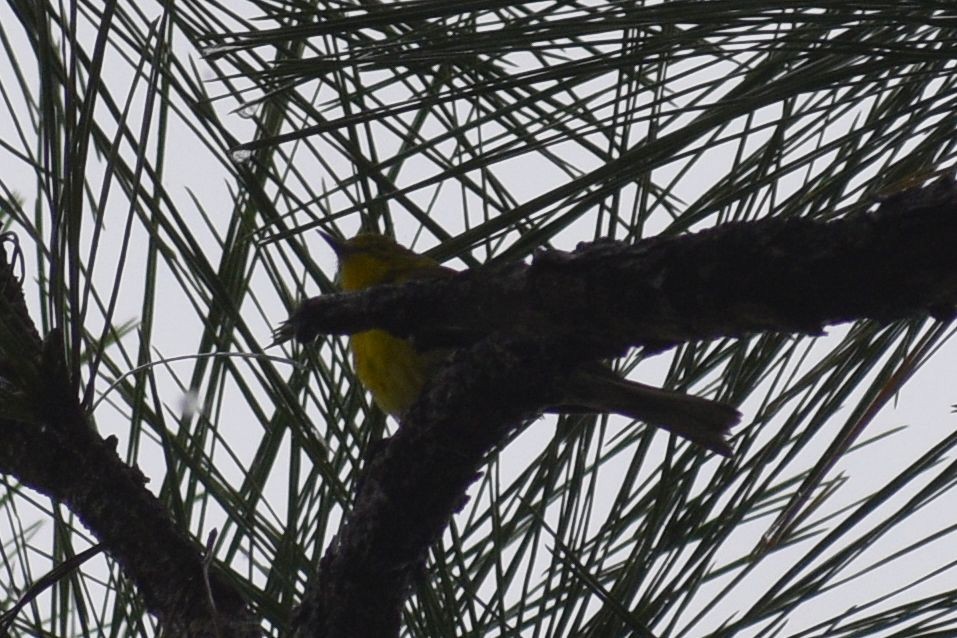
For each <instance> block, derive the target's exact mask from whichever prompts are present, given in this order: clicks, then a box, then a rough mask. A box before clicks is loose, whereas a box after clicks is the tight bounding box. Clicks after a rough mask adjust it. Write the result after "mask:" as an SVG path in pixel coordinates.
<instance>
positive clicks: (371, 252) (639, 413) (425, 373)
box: [322, 233, 740, 455]
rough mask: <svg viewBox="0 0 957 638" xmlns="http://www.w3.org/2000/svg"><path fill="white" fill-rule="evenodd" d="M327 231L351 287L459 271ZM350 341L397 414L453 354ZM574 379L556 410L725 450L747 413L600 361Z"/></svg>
mask: <svg viewBox="0 0 957 638" xmlns="http://www.w3.org/2000/svg"><path fill="white" fill-rule="evenodd" d="M322 236H323V237H324V238H325V239H326V241H327V242H329V244H330V245H331V246H332V248H333V250H335V252H336V256H337V257H338V259H339V270H338V273H337V275H336V278H337V281H338V283H339V286H340V287H341V289H342V290H343V291H344V292H351V291H357V290H362V289H364V288H368V287H370V286H376V285H379V284H388V283H396V282H402V281H408V280H411V279H431V278H442V277H448V276H450V275H452V274H453V273H454V271H453V270H451V269H449V268H446V267H444V266H441V265H439V263H438V262H436V261H435V260H433V259H430V258H429V257H426V256H424V255H419V254H417V253H415V252H413V251H411V250H409V249H408V248H405V247H403V246H400V245H399V244H397V243H395V242H394V241H393V240H392V239H390V238H388V237H385V236H383V235H377V234H371V233H364V234H360V235H357V236H356V237H353V238H352V239H349V240H340V239H337V238H335V237H333V236H332V235H329V234H326V233H322ZM350 348H351V350H352V356H353V361H354V365H355V371H356V376H357V377H358V378H359V381H361V382H362V385H363V386H365V388H366V389H367V390H369V392H371V393H372V397H373V398H374V399H375V402H376V403H377V404H378V405H379V407H380V408H382V410H383V411H385V412H386V413H388V414H391V415H392V416H394V417H399V416H401V415H402V414H403V413H404V412H405V411H406V410H408V409H409V407H411V406H412V404H413V403H414V402H415V400H416V399H417V398H418V396H419V393H420V392H421V391H422V389H423V387H424V386H425V383H426V381H427V380H428V379H429V377H430V375H431V374H432V373H433V372H434V371H435V370H436V369H437V367H438V366H439V364H440V363H441V362H442V360H443V359H444V358H445V356H447V353H446V352H442V351H426V352H422V351H418V350H416V349H415V348H414V347H413V345H412V344H411V343H409V342H408V341H406V340H404V339H400V338H398V337H394V336H392V335H391V334H389V333H388V332H385V331H383V330H369V331H367V332H360V333H357V334H354V335H352V337H351V339H350ZM570 386H571V390H570V391H569V393H568V394H567V395H566V397H564V400H563V402H562V404H561V405H558V406H554V407H553V408H550V409H549V411H550V412H579V413H580V412H591V413H602V412H614V413H618V414H622V415H625V416H627V417H630V418H633V419H637V420H640V421H644V422H647V423H649V424H652V425H656V426H659V427H662V428H664V429H666V430H668V431H669V432H673V433H674V434H677V435H679V436H683V437H685V438H687V439H689V440H691V441H694V442H695V443H697V444H699V445H702V446H704V447H706V448H708V449H710V450H712V451H714V452H717V453H719V454H723V455H730V454H731V447H730V445H729V444H728V442H727V440H726V438H725V435H726V434H727V432H728V430H729V429H730V428H731V426H733V425H734V424H735V423H737V422H738V420H739V418H740V414H739V413H738V411H737V410H735V409H734V408H733V407H731V406H729V405H727V404H724V403H719V402H716V401H710V400H708V399H702V398H699V397H695V396H691V395H687V394H682V393H680V392H673V391H669V390H662V389H659V388H655V387H652V386H648V385H645V384H642V383H637V382H634V381H628V380H626V379H624V378H621V377H619V376H618V375H617V374H615V373H614V372H613V371H612V370H611V369H610V368H606V367H604V366H602V365H599V364H594V365H592V366H585V367H583V368H582V369H581V370H580V371H577V372H576V373H575V376H574V379H573V382H572V383H571V384H570Z"/></svg>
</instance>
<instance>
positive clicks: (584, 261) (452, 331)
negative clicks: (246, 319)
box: [276, 180, 957, 638]
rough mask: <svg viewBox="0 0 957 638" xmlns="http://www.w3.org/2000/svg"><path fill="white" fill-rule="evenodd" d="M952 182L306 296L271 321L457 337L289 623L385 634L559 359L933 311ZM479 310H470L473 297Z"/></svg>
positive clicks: (937, 310) (953, 208)
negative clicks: (798, 213) (872, 207)
mask: <svg viewBox="0 0 957 638" xmlns="http://www.w3.org/2000/svg"><path fill="white" fill-rule="evenodd" d="M955 246H957V189H955V186H954V183H953V181H952V180H941V181H939V182H937V183H936V184H934V185H932V186H930V187H928V188H924V189H914V190H910V191H906V192H903V193H900V194H898V195H896V196H894V197H893V198H890V199H887V200H885V201H884V202H883V203H882V204H881V205H880V207H879V209H878V210H877V211H876V212H873V213H867V212H861V213H855V214H852V215H848V216H847V217H844V218H841V219H839V220H835V221H831V222H822V221H814V220H807V219H767V220H762V221H758V222H754V223H741V224H729V225H726V226H722V227H718V228H715V229H712V230H709V231H705V232H702V233H698V234H694V235H686V236H680V237H668V238H654V239H650V240H644V241H642V242H639V243H638V244H637V245H634V246H628V245H624V244H621V243H617V242H602V243H596V244H591V245H583V246H581V247H579V249H578V250H576V251H575V252H574V253H571V254H565V253H544V254H542V255H540V256H539V257H538V258H536V259H535V260H534V261H533V263H532V264H531V265H530V266H526V265H522V264H513V265H510V266H507V267H506V268H503V269H496V268H486V269H478V270H473V271H468V272H464V273H460V274H459V275H457V276H456V277H453V278H449V279H442V280H437V281H429V282H428V283H420V282H410V283H407V284H400V285H393V286H382V287H377V288H374V289H370V290H369V291H365V292H361V293H353V294H348V295H326V296H323V297H317V298H314V299H310V300H308V301H307V302H305V303H304V304H303V306H302V307H301V308H300V309H299V310H298V311H297V312H296V313H295V314H294V315H293V316H292V318H291V319H290V320H289V321H288V322H286V324H284V325H283V326H282V327H281V328H280V329H279V330H277V332H276V340H277V341H279V342H281V341H284V340H286V339H290V338H293V337H295V338H297V339H298V340H300V341H308V340H311V339H312V338H314V337H315V336H317V335H318V334H321V333H336V334H350V333H354V332H360V331H363V330H367V329H370V328H384V329H387V330H389V331H391V332H393V333H395V334H397V335H399V336H403V337H410V338H412V339H415V340H417V341H419V342H421V343H424V344H441V345H468V344H472V345H471V346H469V347H464V348H462V349H460V350H459V351H457V353H456V354H455V355H454V356H453V358H452V360H451V361H450V362H449V364H448V365H446V366H445V367H444V368H443V369H442V371H441V372H440V374H439V375H438V377H437V378H436V379H433V380H432V381H431V382H430V383H429V385H428V387H427V388H426V390H425V391H424V393H423V396H422V397H421V398H420V400H419V401H418V402H417V403H416V404H415V405H414V406H413V407H412V409H411V410H410V412H409V413H408V414H407V415H406V417H405V418H404V419H403V422H402V424H401V427H400V428H399V431H398V432H397V434H396V435H395V436H393V437H392V438H391V439H389V440H388V441H387V442H386V443H385V444H384V446H383V448H382V450H381V451H380V452H379V453H378V454H377V455H376V456H375V457H374V458H373V459H372V460H371V461H370V462H369V464H368V465H367V467H366V468H365V469H364V471H363V474H362V478H361V481H360V488H359V490H358V493H357V495H356V503H355V508H354V510H353V511H352V512H351V513H350V514H349V515H348V517H347V519H346V522H345V523H344V525H343V527H342V529H341V530H340V532H339V534H338V535H337V537H336V538H335V540H334V541H333V543H332V544H331V545H330V547H329V548H328V549H327V551H326V553H325V555H324V556H323V558H322V560H321V563H320V566H319V571H318V574H317V575H316V577H315V578H314V579H313V580H312V582H311V583H310V586H309V589H308V590H307V593H306V596H305V597H304V600H303V602H302V605H301V607H300V611H299V616H298V621H297V631H298V635H301V636H323V637H327V638H332V637H340V636H342V637H345V636H348V637H350V638H364V637H373V636H375V637H376V638H379V637H382V636H396V635H398V633H399V628H400V626H399V621H400V614H401V609H402V605H403V604H404V601H405V599H406V597H407V596H408V593H409V590H410V586H411V582H412V578H413V576H414V575H415V574H416V573H417V572H418V571H420V570H421V569H423V567H424V565H425V558H426V554H427V551H428V548H429V547H430V546H431V544H432V543H433V542H435V541H437V540H438V539H439V538H440V536H441V533H442V531H443V530H444V529H445V526H446V525H447V524H448V521H449V520H450V518H451V516H452V514H453V513H454V512H455V511H456V510H457V509H458V508H460V507H461V506H462V504H463V503H464V501H465V499H466V496H465V494H466V490H467V488H468V486H469V485H470V484H471V483H472V482H473V481H474V480H475V478H476V477H477V472H478V469H479V468H480V467H481V466H482V463H483V460H484V458H485V456H486V455H487V454H488V453H489V452H491V451H492V450H494V449H495V447H496V446H497V445H499V444H500V442H501V441H502V440H503V438H504V437H505V436H507V435H508V434H509V433H510V432H511V431H512V430H513V429H514V428H517V427H519V426H520V425H521V424H522V423H523V422H524V420H525V419H527V418H528V417H529V416H531V415H534V414H536V413H537V412H538V411H539V410H540V409H541V407H542V406H545V405H548V404H549V403H550V402H552V401H554V399H555V396H556V395H558V396H560V395H561V389H562V385H563V383H565V382H566V380H567V379H566V376H565V375H566V372H565V371H567V370H569V369H572V368H574V367H575V366H576V365H578V364H580V363H582V362H583V361H585V360H588V359H602V358H606V357H609V356H614V355H617V354H620V353H622V352H624V351H625V350H627V348H628V347H632V346H645V347H654V348H660V347H662V346H666V345H669V344H673V343H676V342H681V341H686V340H696V339H708V338H714V337H719V336H737V335H747V334H750V333H755V332H759V331H781V332H802V333H810V334H817V333H820V332H821V331H822V330H823V328H824V327H825V326H827V325H829V324H833V323H838V322H843V321H849V320H855V319H868V318H869V319H875V320H881V321H887V320H894V319H901V318H905V317H914V316H920V315H928V314H930V315H933V316H936V317H938V318H941V319H948V318H950V317H951V316H952V315H953V313H954V308H955V306H957V249H955V248H954V247H955ZM477 308H481V312H478V311H476V309H477Z"/></svg>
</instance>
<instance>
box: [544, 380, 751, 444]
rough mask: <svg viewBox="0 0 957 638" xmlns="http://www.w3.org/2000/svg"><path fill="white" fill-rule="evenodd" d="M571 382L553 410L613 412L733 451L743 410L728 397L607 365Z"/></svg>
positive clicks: (700, 442) (702, 442) (695, 440)
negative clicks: (623, 373)
mask: <svg viewBox="0 0 957 638" xmlns="http://www.w3.org/2000/svg"><path fill="white" fill-rule="evenodd" d="M571 386H572V387H571V390H570V392H569V393H568V395H567V397H566V398H567V405H566V404H564V403H563V405H561V406H558V407H557V408H555V409H554V410H551V411H556V412H583V411H584V412H614V413H616V414H621V415H624V416H627V417H631V418H633V419H637V420H639V421H645V422H646V423H650V424H651V425H656V426H658V427H660V428H664V429H665V430H668V431H669V432H673V433H674V434H677V435H678V436H682V437H684V438H686V439H688V440H689V441H693V442H695V443H697V444H698V445H701V446H703V447H706V448H708V449H709V450H712V451H713V452H717V453H718V454H721V455H724V456H730V455H731V445H730V444H729V443H728V440H727V436H728V433H729V431H730V430H731V428H732V427H733V426H734V425H735V424H737V423H738V421H740V420H741V413H740V412H738V411H737V410H736V409H735V408H733V407H732V406H730V405H728V404H726V403H720V402H718V401H711V400H709V399H702V398H701V397H696V396H692V395H690V394H683V393H681V392H674V391H672V390H662V389H661V388H655V387H653V386H650V385H645V384H643V383H638V382H636V381H628V380H627V379H623V378H621V377H619V376H618V375H616V374H615V373H614V372H612V371H611V370H610V369H606V368H602V369H600V370H592V369H589V370H587V371H582V372H581V373H579V374H576V375H575V377H574V380H573V381H572V384H571Z"/></svg>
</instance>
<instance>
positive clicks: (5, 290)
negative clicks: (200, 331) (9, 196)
mask: <svg viewBox="0 0 957 638" xmlns="http://www.w3.org/2000/svg"><path fill="white" fill-rule="evenodd" d="M0 472H2V473H3V474H6V475H8V476H10V477H13V478H15V479H16V480H17V481H19V482H20V483H22V484H23V485H26V486H28V487H30V488H32V489H34V490H36V491H38V492H40V493H42V494H45V495H46V496H48V497H50V498H52V499H54V500H56V501H58V502H60V503H63V504H64V505H66V506H67V507H68V508H70V510H71V511H72V512H73V513H74V514H76V515H77V517H78V518H79V519H80V520H81V521H82V522H83V524H84V525H85V526H86V527H87V528H88V529H89V530H90V531H91V532H92V533H93V535H94V536H96V538H97V539H99V541H100V542H101V544H102V545H103V546H104V549H105V551H106V552H107V553H108V554H109V555H110V556H112V557H113V558H114V559H115V560H116V561H117V563H119V564H120V566H121V567H122V568H123V570H124V573H125V574H126V575H127V576H128V577H129V578H130V579H131V580H132V581H133V582H134V583H135V584H136V586H137V588H138V590H139V592H140V593H141V594H142V596H143V600H144V602H145V603H146V607H147V609H148V610H149V611H150V613H152V614H154V615H155V616H156V617H157V618H159V620H160V621H161V622H162V624H163V627H164V629H165V630H166V632H167V633H168V634H169V635H175V636H203V637H207V636H208V637H213V636H250V637H252V636H258V635H260V633H261V632H260V629H259V621H258V619H257V618H255V617H254V616H253V615H252V613H251V612H250V610H249V609H248V607H247V606H246V604H245V601H244V600H243V598H242V597H241V595H240V594H239V593H238V592H237V590H236V589H235V588H234V587H233V586H232V585H231V584H229V583H227V582H226V581H225V580H224V579H223V578H222V576H221V575H220V573H219V572H218V571H217V570H215V569H213V570H211V571H210V573H209V579H210V586H209V589H210V590H211V591H208V590H207V586H206V583H205V579H204V565H203V557H202V547H201V546H200V545H199V544H198V543H196V542H195V541H194V540H193V539H192V538H190V537H189V536H188V535H187V534H186V533H185V532H183V530H181V529H179V528H178V527H177V526H176V525H175V524H174V523H173V521H172V520H171V519H170V517H169V513H168V512H167V510H166V509H165V508H164V507H163V505H162V504H161V503H160V502H159V501H158V500H157V499H156V497H155V496H153V494H152V493H150V492H149V491H148V490H147V489H146V487H145V484H146V478H145V477H144V476H143V474H142V473H141V472H140V471H139V469H138V468H136V467H130V466H129V465H127V464H125V463H124V462H123V461H122V460H121V459H120V458H119V456H117V454H116V439H115V438H112V437H111V438H108V439H103V438H102V437H101V436H100V435H99V434H98V433H97V432H96V430H95V428H94V427H93V425H92V424H91V422H90V421H89V420H88V419H87V416H86V414H85V413H84V411H83V410H82V408H81V407H80V401H79V398H78V397H77V395H76V392H75V391H74V390H73V389H72V384H71V383H70V374H69V372H68V370H67V367H66V365H65V362H64V361H63V344H62V342H61V337H60V335H59V333H57V332H54V333H51V335H49V336H48V337H47V339H46V341H45V342H44V343H41V342H40V337H39V335H38V334H37V332H36V329H35V328H34V326H33V323H32V321H30V319H29V315H28V313H27V310H26V305H25V304H24V301H23V292H22V289H21V287H20V281H18V279H17V277H15V276H14V271H13V268H12V264H11V263H10V261H8V259H7V254H6V251H5V250H4V249H3V246H2V245H0ZM210 597H212V600H213V601H214V604H215V608H213V607H212V606H211V605H210V603H209V600H210Z"/></svg>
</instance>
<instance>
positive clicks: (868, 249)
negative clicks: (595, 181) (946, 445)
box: [276, 179, 957, 358]
mask: <svg viewBox="0 0 957 638" xmlns="http://www.w3.org/2000/svg"><path fill="white" fill-rule="evenodd" d="M955 246H957V188H955V186H954V182H953V181H952V180H951V179H942V180H940V181H938V182H936V183H935V184H933V185H931V186H929V187H927V188H922V189H913V190H909V191H904V192H903V193H900V194H898V195H896V196H894V197H893V198H891V199H888V200H886V201H884V202H883V203H882V204H881V205H880V207H879V208H878V210H877V211H875V212H859V213H854V214H851V215H848V216H846V217H842V218H840V219H837V220H833V221H819V220H811V219H803V218H795V219H780V218H770V219H764V220H760V221H756V222H743V223H733V224H725V225H723V226H719V227H716V228H713V229H710V230H706V231H704V232H700V233H696V234H690V235H681V236H675V237H656V238H651V239H646V240H642V241H640V242H638V243H637V244H635V245H629V244H625V243H622V242H612V241H605V242H596V243H592V244H582V245H581V246H580V247H579V248H578V249H577V250H576V251H574V252H572V253H563V252H559V251H552V252H544V253H541V254H540V255H539V256H537V257H536V259H534V260H533V262H532V263H531V265H526V264H510V265H508V266H507V267H505V268H495V267H489V268H480V269H476V270H471V271H466V272H462V273H459V274H458V275H457V276H456V277H452V278H448V279H443V280H440V281H432V280H430V281H428V282H409V283H404V284H394V285H389V286H380V287H376V288H373V289H369V290H367V291H363V292H359V293H349V294H342V295H324V296H322V297H315V298H313V299H309V300H307V301H306V302H304V303H303V305H302V306H301V307H300V308H299V310H297V311H296V313H294V314H293V316H292V317H291V318H290V319H289V321H288V322H287V323H286V324H284V325H283V326H282V327H281V328H280V329H279V330H277V331H276V340H277V341H280V342H281V341H284V340H286V339H289V338H292V337H295V338H296V339H298V340H299V341H309V340H311V339H312V338H314V337H315V336H317V335H319V334H347V333H353V332H361V331H362V330H367V329H369V328H373V327H375V328H383V329H386V330H389V331H390V332H393V333H395V334H397V335H399V336H404V337H412V338H413V339H416V340H418V341H419V342H421V343H423V344H427V345H432V344H439V345H465V344H467V343H470V342H474V341H475V340H477V339H479V338H481V337H482V336H483V335H487V334H489V333H491V332H495V331H503V332H504V331H510V330H513V329H515V328H516V327H519V328H520V329H521V330H523V331H526V332H528V333H531V334H551V335H557V334H575V335H578V336H579V337H586V336H587V337H589V338H591V339H592V340H593V342H594V345H595V348H596V350H595V355H596V358H604V357H608V356H614V355H616V354H619V353H621V352H623V351H625V350H627V349H628V348H629V347H635V346H645V347H650V348H652V349H655V348H660V347H662V346H665V345H668V344H674V343H679V342H684V341H691V340H698V339H712V338H716V337H735V336H744V335H748V334H753V333H756V332H768V331H777V332H789V333H805V334H819V333H820V332H821V331H822V330H823V329H824V327H825V326H827V325H830V324H835V323H840V322H845V321H852V320H857V319H875V320H879V321H889V320H895V319H901V318H905V317H914V316H919V315H928V314H930V315H932V316H935V317H938V318H949V317H950V316H951V315H952V314H953V312H954V308H955V306H957V249H955V248H954V247H955ZM476 308H481V309H482V311H481V312H476V310H475V309H476Z"/></svg>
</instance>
